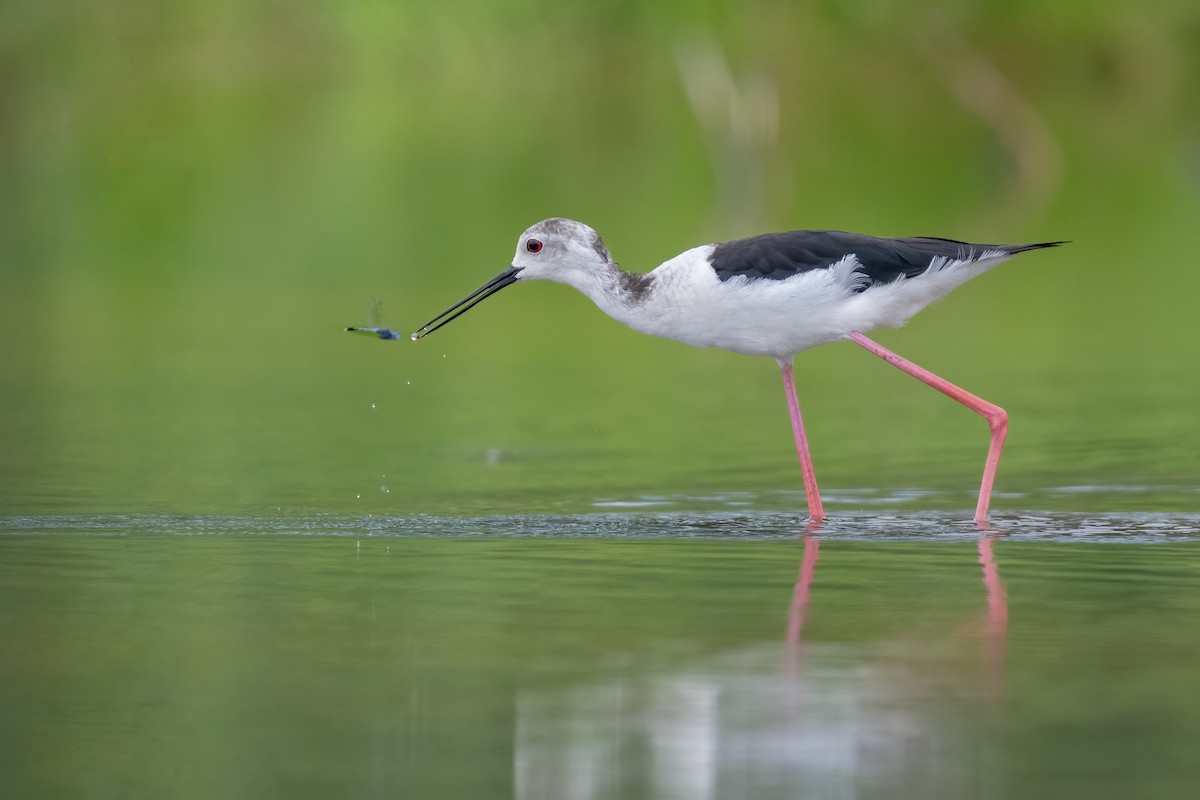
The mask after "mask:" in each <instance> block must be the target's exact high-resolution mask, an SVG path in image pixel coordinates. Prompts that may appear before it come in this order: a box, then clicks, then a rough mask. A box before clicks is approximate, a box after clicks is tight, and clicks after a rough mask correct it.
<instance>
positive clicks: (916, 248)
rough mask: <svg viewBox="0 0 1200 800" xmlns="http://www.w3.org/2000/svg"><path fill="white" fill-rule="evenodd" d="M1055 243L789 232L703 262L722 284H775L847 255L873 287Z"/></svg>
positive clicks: (728, 247)
mask: <svg viewBox="0 0 1200 800" xmlns="http://www.w3.org/2000/svg"><path fill="white" fill-rule="evenodd" d="M1056 244H1062V242H1044V243H1041V244H1022V245H1003V244H970V243H968V242H959V241H956V240H954V239H936V238H932V237H927V236H911V237H906V238H903V239H885V238H881V237H878V236H867V235H865V234H861V233H843V232H842V231H789V232H787V233H768V234H766V235H763V236H752V237H750V238H749V239H737V240H735V241H732V242H723V243H721V244H718V245H717V246H716V247H715V248H714V249H713V252H712V255H711V256H709V263H711V264H712V268H713V270H714V271H715V272H716V273H717V277H718V278H720V279H721V280H722V281H727V280H729V279H730V278H734V277H736V276H738V275H744V276H745V277H747V278H750V279H751V280H757V279H762V280H775V281H779V280H783V279H785V278H790V277H792V276H793V275H798V274H800V273H801V272H808V271H809V270H814V269H826V268H828V267H831V266H833V265H834V264H836V263H837V262H839V261H841V260H842V259H843V258H845V257H846V256H848V255H853V256H854V257H855V258H856V259H857V260H858V263H859V264H860V266H859V267H858V268H857V269H856V270H855V271H856V272H860V273H862V274H864V275H866V276H867V277H868V278H869V279H870V284H869V285H871V286H874V285H877V284H881V283H891V282H892V281H894V280H896V279H897V278H899V277H901V276H905V277H910V278H911V277H914V276H916V275H920V274H921V273H922V272H924V271H925V270H926V269H928V268H929V263H930V262H931V261H932V260H933V259H934V258H939V257H940V258H952V259H964V260H970V259H974V258H978V257H979V256H981V255H983V253H985V252H987V251H989V250H991V251H996V250H999V251H1001V252H1003V253H1006V254H1009V255H1013V254H1016V253H1022V252H1024V251H1026V250H1037V249H1039V248H1042V247H1053V246H1054V245H1056ZM864 288H866V287H864Z"/></svg>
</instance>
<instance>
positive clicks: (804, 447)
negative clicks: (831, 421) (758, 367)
mask: <svg viewBox="0 0 1200 800" xmlns="http://www.w3.org/2000/svg"><path fill="white" fill-rule="evenodd" d="M779 368H780V369H781V370H782V371H783V390H784V392H786V393H787V404H788V413H789V414H790V415H791V417H792V435H793V436H795V437H796V453H797V454H798V455H799V456H800V473H801V474H802V475H803V476H804V495H805V497H807V498H808V517H809V519H811V520H813V521H820V520H823V519H825V509H824V508H823V507H822V506H821V493H820V491H818V489H817V474H816V473H815V472H813V465H812V456H810V455H809V454H808V437H807V436H805V435H804V420H803V419H801V418H800V401H799V400H797V399H796V378H795V376H794V375H793V373H792V360H791V359H790V358H789V359H788V360H787V361H783V360H780V362H779Z"/></svg>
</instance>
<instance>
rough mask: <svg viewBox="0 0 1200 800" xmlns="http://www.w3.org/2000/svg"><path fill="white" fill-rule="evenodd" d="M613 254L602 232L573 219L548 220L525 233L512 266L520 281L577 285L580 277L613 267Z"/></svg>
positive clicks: (556, 218)
mask: <svg viewBox="0 0 1200 800" xmlns="http://www.w3.org/2000/svg"><path fill="white" fill-rule="evenodd" d="M612 263H613V262H612V256H611V255H609V252H608V248H607V247H605V246H604V240H603V239H601V238H600V234H598V233H596V232H595V231H594V230H592V229H591V228H589V227H588V226H587V225H584V224H583V223H582V222H576V221H575V220H572V219H561V218H558V217H555V218H552V219H544V220H542V221H541V222H539V223H538V224H536V225H534V226H533V227H531V228H529V229H528V230H527V231H525V232H524V233H522V234H521V238H520V239H518V240H517V252H516V254H515V255H514V256H513V261H512V266H513V268H514V269H519V270H520V271H521V272H520V275H519V277H518V280H523V281H527V280H549V281H556V282H558V283H567V284H577V283H578V281H579V280H580V278H583V277H586V276H588V275H592V274H595V273H597V272H602V271H605V270H607V269H610V268H611V266H612Z"/></svg>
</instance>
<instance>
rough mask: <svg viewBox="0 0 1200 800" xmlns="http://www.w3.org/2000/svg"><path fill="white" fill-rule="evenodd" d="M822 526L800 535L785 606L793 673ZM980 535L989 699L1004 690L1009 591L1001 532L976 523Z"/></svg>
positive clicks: (798, 657)
mask: <svg viewBox="0 0 1200 800" xmlns="http://www.w3.org/2000/svg"><path fill="white" fill-rule="evenodd" d="M821 527H822V523H821V522H820V521H819V520H818V521H814V522H810V523H809V524H808V526H807V527H806V528H805V530H804V534H803V536H802V537H801V538H802V540H803V542H804V556H803V558H802V560H801V562H800V573H799V574H798V575H797V577H796V585H795V588H794V589H793V591H792V601H791V604H790V605H789V606H788V620H787V635H786V641H787V646H788V652H789V656H790V657H789V666H790V668H791V671H792V672H793V673H794V672H795V670H796V669H798V668H799V666H800V661H801V657H802V647H803V643H804V640H803V633H804V624H805V622H806V621H807V620H808V613H809V603H810V602H811V600H812V586H813V581H814V579H815V578H816V574H817V559H818V558H819V556H820V552H821V540H820V539H819V538H818V537H817V536H816V532H817V531H819V530H820V529H821ZM978 527H979V529H980V537H979V542H978V549H979V564H980V566H981V567H982V568H983V588H984V593H985V596H986V599H987V612H986V614H985V617H984V624H983V648H984V671H985V676H984V684H985V689H986V693H987V695H988V696H989V697H990V698H992V699H1000V697H1002V696H1003V693H1004V664H1005V651H1006V645H1007V639H1008V592H1007V591H1005V589H1004V582H1003V581H1002V580H1001V579H1000V570H999V567H998V566H997V564H996V557H995V553H994V552H993V550H992V543H993V542H994V541H995V540H996V539H997V538H998V537H999V536H1000V535H1001V532H1000V531H998V530H997V529H996V528H994V527H993V526H992V525H991V524H989V523H986V522H985V523H979V524H978Z"/></svg>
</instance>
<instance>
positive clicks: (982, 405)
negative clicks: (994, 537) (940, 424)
mask: <svg viewBox="0 0 1200 800" xmlns="http://www.w3.org/2000/svg"><path fill="white" fill-rule="evenodd" d="M849 339H850V341H852V342H854V343H855V344H857V345H859V346H860V347H863V348H865V349H866V350H869V351H870V352H872V353H874V354H875V355H877V356H879V357H880V358H882V359H883V360H884V361H886V362H888V363H889V364H891V365H892V366H893V367H899V368H900V369H902V370H903V371H905V372H907V373H908V374H909V375H912V376H913V377H914V378H916V379H917V380H919V381H921V382H923V383H927V384H929V385H930V386H932V387H933V388H935V389H937V390H938V391H939V392H941V393H942V394H944V395H946V396H947V397H950V398H953V399H955V400H957V401H958V402H960V403H962V404H963V405H964V406H966V407H967V408H969V409H971V410H972V411H974V412H975V413H976V414H978V415H979V416H981V417H983V418H984V419H985V420H987V424H988V428H989V429H990V430H991V432H992V443H991V445H989V446H988V454H987V462H986V463H985V464H984V467H983V483H982V485H980V487H979V504H978V505H976V506H975V521H976V522H984V521H985V520H986V519H987V515H988V505H989V504H990V503H991V500H992V484H993V483H995V481H996V467H997V466H999V465H1000V451H1001V450H1003V449H1004V437H1005V436H1007V435H1008V414H1007V413H1006V412H1005V411H1004V409H1003V408H1001V407H1000V406H994V405H992V404H991V403H989V402H988V401H986V400H984V399H982V398H979V397H976V396H975V395H973V394H971V393H970V392H967V391H964V390H963V389H960V388H958V387H957V386H955V385H954V384H953V383H950V381H947V380H944V379H942V378H939V377H938V376H937V375H934V374H933V373H932V372H930V371H929V370H927V369H924V368H922V367H918V366H917V365H916V364H914V363H912V362H911V361H909V360H908V359H906V358H901V357H900V356H898V355H896V354H895V353H893V352H892V351H891V350H888V349H887V348H886V347H884V346H883V345H881V344H878V343H877V342H873V341H871V340H870V339H868V338H867V337H865V336H863V335H862V334H861V333H859V332H858V331H851V332H850V336H849Z"/></svg>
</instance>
